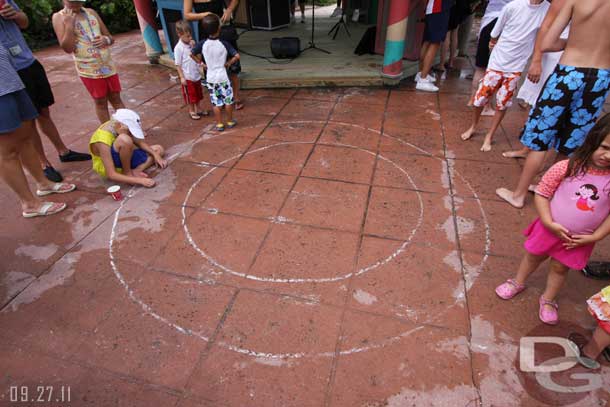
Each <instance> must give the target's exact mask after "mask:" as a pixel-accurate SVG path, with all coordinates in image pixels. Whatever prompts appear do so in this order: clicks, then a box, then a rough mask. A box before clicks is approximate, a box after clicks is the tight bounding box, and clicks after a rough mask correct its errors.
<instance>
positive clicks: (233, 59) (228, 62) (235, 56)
mask: <svg viewBox="0 0 610 407" xmlns="http://www.w3.org/2000/svg"><path fill="white" fill-rule="evenodd" d="M237 61H239V54H235V55H234V56H233V58H231V59H229V60H228V61H227V63H226V64H225V67H226V68H228V67H230V66H231V65H233V64H234V63H236V62H237Z"/></svg>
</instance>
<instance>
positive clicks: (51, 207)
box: [21, 202, 68, 218]
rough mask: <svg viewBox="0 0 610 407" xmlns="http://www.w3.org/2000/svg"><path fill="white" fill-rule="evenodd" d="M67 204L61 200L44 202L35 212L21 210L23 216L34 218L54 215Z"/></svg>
mask: <svg viewBox="0 0 610 407" xmlns="http://www.w3.org/2000/svg"><path fill="white" fill-rule="evenodd" d="M67 206H68V205H66V204H65V203H61V202H44V203H43V204H42V205H41V206H40V208H38V210H37V211H35V212H22V213H21V215H23V217H24V218H35V217H37V216H48V215H54V214H56V213H58V212H61V211H63V210H64V209H66V207H67Z"/></svg>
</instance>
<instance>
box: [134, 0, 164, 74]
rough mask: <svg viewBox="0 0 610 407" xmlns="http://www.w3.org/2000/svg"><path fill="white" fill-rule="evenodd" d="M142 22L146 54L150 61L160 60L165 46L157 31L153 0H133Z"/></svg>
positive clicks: (141, 28)
mask: <svg viewBox="0 0 610 407" xmlns="http://www.w3.org/2000/svg"><path fill="white" fill-rule="evenodd" d="M133 3H134V5H135V7H136V13H137V15H138V22H139V23H140V31H141V32H142V38H143V39H144V46H145V47H146V56H147V57H148V59H149V60H150V62H151V63H152V62H154V63H156V62H158V59H159V56H161V54H163V46H162V45H161V39H160V38H159V33H158V32H157V25H156V23H155V14H154V13H153V8H152V0H133Z"/></svg>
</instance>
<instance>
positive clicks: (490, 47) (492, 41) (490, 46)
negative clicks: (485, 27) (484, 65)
mask: <svg viewBox="0 0 610 407" xmlns="http://www.w3.org/2000/svg"><path fill="white" fill-rule="evenodd" d="M497 43H498V39H497V38H492V39H491V40H489V50H490V51H491V50H492V49H494V47H495V46H496V44H497Z"/></svg>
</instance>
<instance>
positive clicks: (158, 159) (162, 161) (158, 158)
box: [153, 154, 167, 168]
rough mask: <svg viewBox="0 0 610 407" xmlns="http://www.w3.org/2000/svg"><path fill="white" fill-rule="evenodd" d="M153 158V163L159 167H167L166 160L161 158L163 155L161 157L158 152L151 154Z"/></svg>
mask: <svg viewBox="0 0 610 407" xmlns="http://www.w3.org/2000/svg"><path fill="white" fill-rule="evenodd" d="M153 158H154V159H155V163H156V164H157V165H158V166H159V167H160V168H165V167H167V160H165V159H163V157H161V156H160V155H158V154H155V155H154V156H153Z"/></svg>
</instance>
